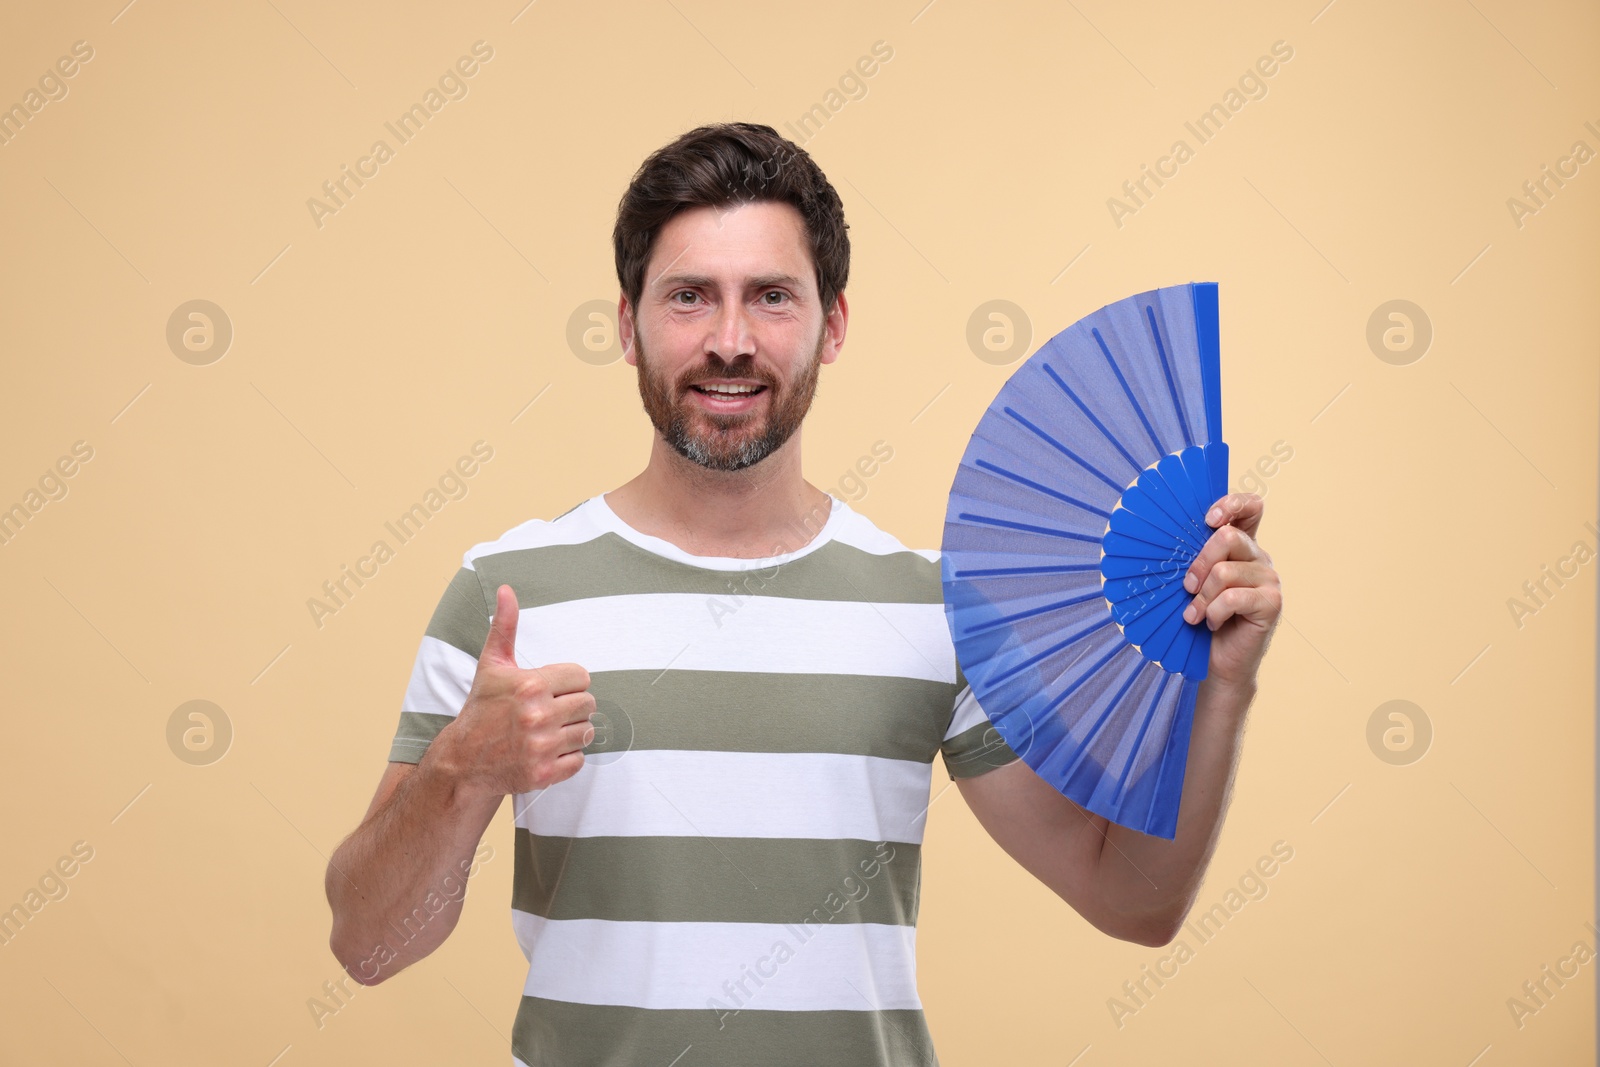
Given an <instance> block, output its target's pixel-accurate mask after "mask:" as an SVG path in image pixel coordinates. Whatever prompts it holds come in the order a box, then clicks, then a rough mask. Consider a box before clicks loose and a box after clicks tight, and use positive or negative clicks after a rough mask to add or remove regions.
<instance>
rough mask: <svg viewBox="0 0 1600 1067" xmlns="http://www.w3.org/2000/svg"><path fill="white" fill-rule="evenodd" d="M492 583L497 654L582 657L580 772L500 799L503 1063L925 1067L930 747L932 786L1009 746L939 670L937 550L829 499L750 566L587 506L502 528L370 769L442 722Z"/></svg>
mask: <svg viewBox="0 0 1600 1067" xmlns="http://www.w3.org/2000/svg"><path fill="white" fill-rule="evenodd" d="M501 584H509V585H511V586H512V587H513V588H514V589H515V590H516V593H517V601H518V604H519V606H520V608H521V612H520V615H519V618H518V624H517V658H518V662H520V663H522V664H523V665H525V666H535V665H542V664H546V663H557V662H575V663H580V664H582V665H583V666H584V667H585V668H587V669H588V671H589V673H590V677H591V679H592V684H591V692H593V694H594V695H595V699H596V703H597V712H596V715H595V718H594V723H595V726H596V737H595V740H594V743H592V744H591V745H590V746H589V747H588V748H587V749H586V750H585V752H586V759H585V762H584V766H583V769H582V770H581V771H579V773H578V774H576V775H575V776H573V777H572V778H570V779H568V780H567V781H565V782H562V783H560V784H558V785H555V786H552V787H550V788H548V789H544V790H539V791H535V792H533V793H527V794H519V795H518V796H516V797H514V798H512V799H513V802H514V806H515V826H516V830H515V833H516V841H515V857H516V858H515V864H516V868H515V876H514V886H513V899H512V922H513V928H514V930H515V932H516V935H517V939H518V943H519V944H520V946H521V947H522V950H523V953H524V955H525V956H526V957H527V959H528V964H529V967H528V977H527V981H526V984H525V986H524V991H523V992H524V996H523V1000H522V1005H521V1008H520V1010H519V1012H518V1016H517V1020H516V1026H515V1030H514V1037H513V1051H514V1052H515V1053H516V1056H517V1060H516V1062H519V1063H525V1064H527V1065H528V1067H543V1065H545V1064H555V1063H559V1064H562V1065H568V1064H603V1063H633V1062H645V1061H647V1060H652V1059H656V1058H659V1060H660V1062H661V1063H667V1062H671V1061H672V1060H673V1058H674V1057H676V1056H678V1055H679V1054H680V1053H682V1052H684V1050H685V1049H686V1048H688V1047H690V1046H692V1047H693V1050H694V1053H695V1054H694V1055H693V1056H692V1057H690V1058H687V1059H686V1060H685V1061H684V1062H685V1063H689V1062H693V1063H696V1064H722V1063H728V1064H734V1063H739V1064H744V1063H751V1062H761V1063H768V1064H784V1063H795V1064H800V1063H806V1064H814V1063H819V1062H827V1063H830V1064H856V1063H859V1064H881V1063H895V1064H905V1063H936V1062H937V1059H936V1057H935V1056H934V1053H933V1049H932V1043H931V1040H930V1039H929V1037H928V1031H927V1026H926V1022H925V1020H924V1018H923V1016H922V1011H921V1001H920V999H919V998H918V995H917V989H916V919H917V902H918V891H919V886H920V879H921V842H922V835H923V826H924V821H925V818H926V810H927V804H928V796H929V792H930V785H931V771H932V762H933V758H934V756H935V755H936V754H937V755H941V756H942V757H943V759H944V761H945V767H946V771H947V773H948V774H949V775H950V777H952V778H955V777H968V776H971V775H975V774H981V773H983V772H984V771H986V770H990V769H992V768H994V767H998V766H1001V765H1003V764H1005V763H1007V762H1010V761H1011V760H1012V759H1015V758H1016V757H1015V754H1014V753H1012V752H1011V750H1010V749H1009V748H1007V747H1006V746H1005V744H1004V742H1003V741H1001V740H1000V739H999V737H998V736H997V735H996V734H995V732H994V731H993V729H992V728H991V727H990V726H989V723H988V720H987V718H986V717H985V716H984V714H983V711H982V709H981V708H979V707H978V705H977V702H976V701H975V700H974V699H973V698H972V694H971V690H970V689H968V688H967V687H966V686H965V683H964V679H962V677H961V674H960V670H959V668H958V666H957V664H956V661H955V654H954V649H953V647H952V645H951V642H950V636H949V631H948V629H947V626H946V623H945V619H944V607H943V603H942V598H941V590H940V584H939V567H938V556H937V554H936V553H933V552H917V551H911V550H908V549H906V548H905V547H904V546H902V545H901V544H900V543H899V542H898V541H896V540H895V539H894V538H892V537H890V536H889V535H887V534H885V533H883V532H882V531H880V530H878V529H877V528H876V527H875V526H873V525H872V523H871V522H870V521H868V520H867V519H866V518H865V517H864V516H861V515H859V514H858V513H856V512H855V511H853V510H852V509H851V508H849V506H848V505H846V504H845V503H844V502H843V501H839V500H835V501H834V504H833V510H832V512H831V514H830V516H829V519H828V522H827V524H826V526H825V527H824V528H823V529H822V531H821V532H820V533H819V534H818V535H817V537H816V538H815V539H814V540H813V541H812V542H811V543H810V544H808V545H807V546H806V547H805V548H802V549H801V550H799V551H798V552H793V553H788V554H784V555H780V556H776V557H772V558H769V559H766V560H742V559H730V558H713V557H698V556H692V555H689V554H688V553H685V552H683V551H682V550H681V549H679V548H677V547H676V546H675V545H672V544H670V543H669V542H666V541H664V540H661V539H659V538H654V537H649V536H648V535H645V534H642V533H639V532H638V531H636V530H633V529H632V528H631V527H628V526H627V525H626V524H624V523H623V522H622V521H621V520H620V519H619V518H617V516H616V515H615V514H614V513H613V512H612V511H611V509H610V508H609V507H608V506H607V505H606V504H605V501H604V498H603V497H599V496H597V497H593V498H591V499H590V500H588V501H585V502H584V503H583V504H581V505H579V506H578V507H576V508H574V509H573V510H572V511H569V512H567V513H566V514H565V515H563V516H561V517H560V518H558V519H556V520H554V521H551V522H542V521H534V522H529V523H524V524H522V525H521V526H518V527H516V528H514V529H512V530H510V531H508V532H507V533H506V534H505V535H504V536H503V537H501V538H500V539H499V540H497V541H494V542H489V543H485V544H480V545H476V546H474V547H473V548H472V549H471V550H470V551H468V552H467V553H466V556H465V557H464V559H463V565H462V568H461V570H460V571H459V572H458V573H457V574H456V576H455V577H454V579H453V580H452V581H451V583H450V585H449V587H448V588H447V589H446V591H445V593H444V595H443V597H441V599H440V602H439V605H438V608H437V609H436V610H435V612H434V615H433V618H432V619H431V620H430V622H429V624H428V628H427V632H426V634H425V635H424V636H423V638H422V642H421V646H420V647H419V649H418V653H417V658H416V662H415V665H414V667H413V670H412V675H411V680H410V684H409V686H408V688H407V691H406V698H405V703H404V705H403V708H404V710H403V711H402V713H401V717H400V726H399V730H398V731H397V733H396V736H395V739H394V744H393V747H392V750H391V753H390V759H391V760H402V761H408V762H415V761H417V760H420V759H421V758H422V755H423V753H424V752H425V751H426V749H427V746H428V744H429V743H430V742H431V741H432V739H433V737H434V736H435V735H436V734H437V733H438V731H439V730H440V729H441V728H442V727H443V726H444V725H445V724H447V723H448V722H449V721H450V719H451V718H452V717H453V716H454V715H455V714H456V713H457V712H459V710H460V708H461V705H462V704H463V702H464V701H465V699H466V695H467V691H468V688H469V686H470V684H471V680H472V676H473V673H474V670H475V667H476V660H477V655H478V652H479V651H480V650H481V648H482V646H483V641H484V638H485V636H486V635H487V633H488V626H489V615H490V613H491V612H492V611H493V607H494V590H495V589H496V588H497V587H498V586H499V585H501ZM674 1046H675V1047H674Z"/></svg>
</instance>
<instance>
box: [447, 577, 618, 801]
mask: <svg viewBox="0 0 1600 1067" xmlns="http://www.w3.org/2000/svg"><path fill="white" fill-rule="evenodd" d="M518 610H519V609H518V607H517V594H516V591H515V590H513V589H512V588H511V587H510V586H509V585H502V586H500V587H499V588H498V589H497V590H495V611H494V619H493V621H492V622H491V623H490V625H489V635H488V636H487V637H486V638H484V641H483V651H482V652H481V653H479V655H478V669H477V672H476V673H475V674H474V675H473V678H472V688H471V690H470V691H469V692H468V693H467V700H466V703H465V704H464V705H463V706H462V708H461V714H460V715H458V716H456V718H455V720H454V721H453V722H451V723H450V724H449V725H448V726H446V727H445V728H444V729H443V730H441V731H440V732H439V735H438V737H436V738H435V739H434V742H433V745H432V746H431V747H430V754H435V753H434V751H433V750H438V751H437V753H436V758H438V759H439V760H441V768H442V769H444V770H445V771H446V772H447V773H448V774H449V775H450V776H451V777H452V778H453V779H454V780H455V782H456V785H457V787H458V788H464V789H466V790H468V791H469V792H474V793H479V794H486V795H491V796H503V795H506V794H509V793H527V792H531V791H533V790H535V789H543V788H545V787H546V786H551V785H555V784H556V783H557V782H564V781H566V780H567V779H568V778H571V777H572V776H573V775H575V774H577V773H578V771H579V770H581V769H582V767H583V746H585V745H587V744H588V743H589V742H590V741H592V740H593V739H594V727H593V726H592V725H590V722H589V717H590V716H591V715H593V714H594V711H595V699H594V696H593V694H591V693H590V692H589V672H588V671H586V670H584V669H583V668H582V667H580V666H578V665H577V664H576V663H552V664H549V665H548V666H544V667H533V668H523V667H519V666H518V665H517V658H516V643H517V617H518ZM440 742H444V744H442V745H441V744H440Z"/></svg>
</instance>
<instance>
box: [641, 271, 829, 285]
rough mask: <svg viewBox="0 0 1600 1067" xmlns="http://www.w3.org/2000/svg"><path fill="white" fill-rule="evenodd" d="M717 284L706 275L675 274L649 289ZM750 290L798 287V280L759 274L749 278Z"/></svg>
mask: <svg viewBox="0 0 1600 1067" xmlns="http://www.w3.org/2000/svg"><path fill="white" fill-rule="evenodd" d="M716 284H717V281H716V279H715V278H712V277H711V276H709V275H706V274H687V273H683V272H679V273H677V274H667V275H663V276H661V277H659V278H657V279H656V280H655V282H654V283H652V285H651V288H654V289H663V288H667V287H669V286H674V285H694V286H698V287H700V288H703V289H709V288H714V287H715V286H716ZM747 284H748V286H749V288H752V289H766V288H768V287H770V286H774V285H787V286H789V287H791V288H799V287H800V284H801V283H800V279H799V278H796V277H795V276H794V275H792V274H760V275H757V276H756V277H754V278H751V279H750V280H749V282H748V283H747Z"/></svg>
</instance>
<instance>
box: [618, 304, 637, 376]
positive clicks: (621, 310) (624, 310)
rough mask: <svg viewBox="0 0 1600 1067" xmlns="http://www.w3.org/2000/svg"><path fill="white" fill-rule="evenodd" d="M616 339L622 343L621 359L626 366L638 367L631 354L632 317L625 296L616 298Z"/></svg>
mask: <svg viewBox="0 0 1600 1067" xmlns="http://www.w3.org/2000/svg"><path fill="white" fill-rule="evenodd" d="M617 339H618V340H619V341H621V342H622V358H623V359H624V360H625V361H626V362H627V364H628V366H630V367H636V366H638V365H639V361H638V359H636V358H635V357H634V354H633V315H632V308H630V307H629V306H628V297H627V295H626V294H623V295H622V296H619V297H618V298H617Z"/></svg>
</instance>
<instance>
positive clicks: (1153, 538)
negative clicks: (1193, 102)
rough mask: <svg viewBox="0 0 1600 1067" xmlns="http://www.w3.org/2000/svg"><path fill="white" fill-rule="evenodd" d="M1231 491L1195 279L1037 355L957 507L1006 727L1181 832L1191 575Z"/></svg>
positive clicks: (1021, 751) (948, 550)
mask: <svg viewBox="0 0 1600 1067" xmlns="http://www.w3.org/2000/svg"><path fill="white" fill-rule="evenodd" d="M1227 491H1228V446H1227V445H1226V444H1224V443H1223V441H1222V390H1221V364H1220V356H1219V351H1218V329H1217V287H1216V284H1215V283H1211V282H1194V283H1191V284H1188V285H1175V286H1169V287H1167V288H1164V289H1154V290H1151V291H1150V292H1147V293H1140V294H1138V295H1137V296H1130V297H1128V298H1127V299H1125V300H1119V301H1117V302H1116V303H1114V304H1108V305H1107V306H1105V307H1103V308H1101V309H1100V310H1099V311H1096V312H1095V313H1094V314H1092V315H1088V316H1086V317H1084V318H1082V319H1079V320H1078V321H1077V322H1075V323H1073V324H1072V325H1071V326H1069V327H1067V328H1066V329H1065V330H1063V331H1062V332H1060V333H1059V334H1057V335H1056V336H1055V337H1053V338H1051V339H1050V341H1049V342H1048V343H1046V344H1045V345H1044V346H1043V347H1042V348H1040V349H1039V351H1037V352H1036V353H1034V354H1033V355H1032V356H1030V357H1029V358H1028V360H1027V361H1026V362H1025V363H1023V364H1022V366H1020V367H1018V368H1017V370H1016V372H1015V373H1014V374H1012V376H1011V378H1010V380H1008V381H1007V382H1006V384H1005V385H1004V386H1003V387H1002V388H1001V389H1000V392H999V395H997V396H996V397H995V399H994V403H992V404H990V405H989V408H988V410H987V411H985V412H984V414H983V417H982V418H981V419H980V420H979V421H978V427H977V429H976V430H975V431H974V432H973V434H972V440H971V442H970V443H969V444H968V445H967V450H966V452H965V454H964V455H963V456H962V457H961V465H960V467H959V468H958V469H957V470H956V476H955V481H954V483H953V484H952V485H951V487H950V500H949V506H948V509H947V510H946V512H945V525H944V543H943V551H942V556H941V561H940V566H941V577H942V580H943V583H944V601H945V617H946V621H947V622H948V623H949V625H950V633H951V636H952V638H953V639H954V642H955V647H956V656H957V659H958V660H959V661H960V663H961V669H962V672H963V673H964V674H965V675H966V679H967V682H968V684H970V685H971V686H972V692H973V695H974V696H976V697H977V699H978V703H979V704H980V705H981V706H982V707H983V709H984V712H985V713H986V714H987V715H988V716H989V719H990V721H991V722H992V723H993V724H994V727H995V729H996V730H997V731H998V732H999V734H1000V736H1001V737H1002V738H1003V739H1004V740H1005V742H1006V743H1007V744H1008V745H1009V746H1011V748H1012V750H1013V751H1015V752H1016V753H1017V755H1019V756H1021V757H1022V759H1023V761H1024V762H1025V763H1027V765H1028V766H1029V767H1031V768H1033V770H1034V771H1035V773H1037V774H1038V775H1039V776H1040V777H1042V778H1043V779H1044V780H1045V781H1047V782H1049V783H1050V784H1051V785H1053V786H1055V787H1056V788H1057V789H1058V790H1060V791H1061V792H1062V793H1063V794H1065V795H1066V796H1068V797H1070V798H1071V799H1072V800H1074V801H1076V802H1077V803H1078V804H1080V805H1082V806H1083V807H1084V808H1086V809H1088V810H1089V811H1092V812H1094V813H1095V814H1097V815H1102V816H1104V817H1105V818H1107V819H1109V820H1111V821H1112V822H1115V823H1119V824H1121V825H1123V826H1129V827H1132V828H1133V829H1136V830H1140V831H1142V832H1144V833H1147V834H1153V835H1155V836H1157V837H1164V838H1167V839H1169V840H1170V839H1171V838H1173V837H1174V836H1176V834H1177V825H1178V800H1179V797H1180V795H1181V793H1182V790H1183V777H1184V766H1185V762H1186V760H1187V758H1188V753H1189V732H1190V727H1191V725H1192V723H1193V719H1194V704H1195V695H1196V693H1197V692H1198V690H1199V687H1200V682H1201V680H1202V679H1204V678H1205V676H1206V669H1207V666H1208V664H1209V661H1210V654H1211V631H1210V630H1209V629H1207V627H1206V625H1205V620H1204V619H1202V620H1201V621H1200V622H1198V623H1193V624H1191V623H1187V622H1185V621H1184V619H1183V611H1184V609H1185V608H1186V607H1187V606H1188V604H1189V601H1190V599H1191V598H1192V597H1191V594H1189V593H1187V592H1186V591H1185V590H1184V588H1183V576H1184V574H1185V572H1186V571H1187V570H1188V568H1189V565H1190V563H1192V562H1193V561H1194V558H1195V556H1196V555H1198V554H1199V552H1200V549H1201V548H1202V546H1204V544H1205V543H1206V541H1207V539H1208V538H1209V537H1210V536H1211V533H1212V530H1211V527H1209V526H1208V525H1206V521H1205V513H1206V512H1207V511H1208V510H1209V509H1210V507H1211V505H1212V504H1213V503H1215V502H1216V501H1217V499H1218V498H1219V497H1222V496H1224V495H1226V493H1227Z"/></svg>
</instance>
